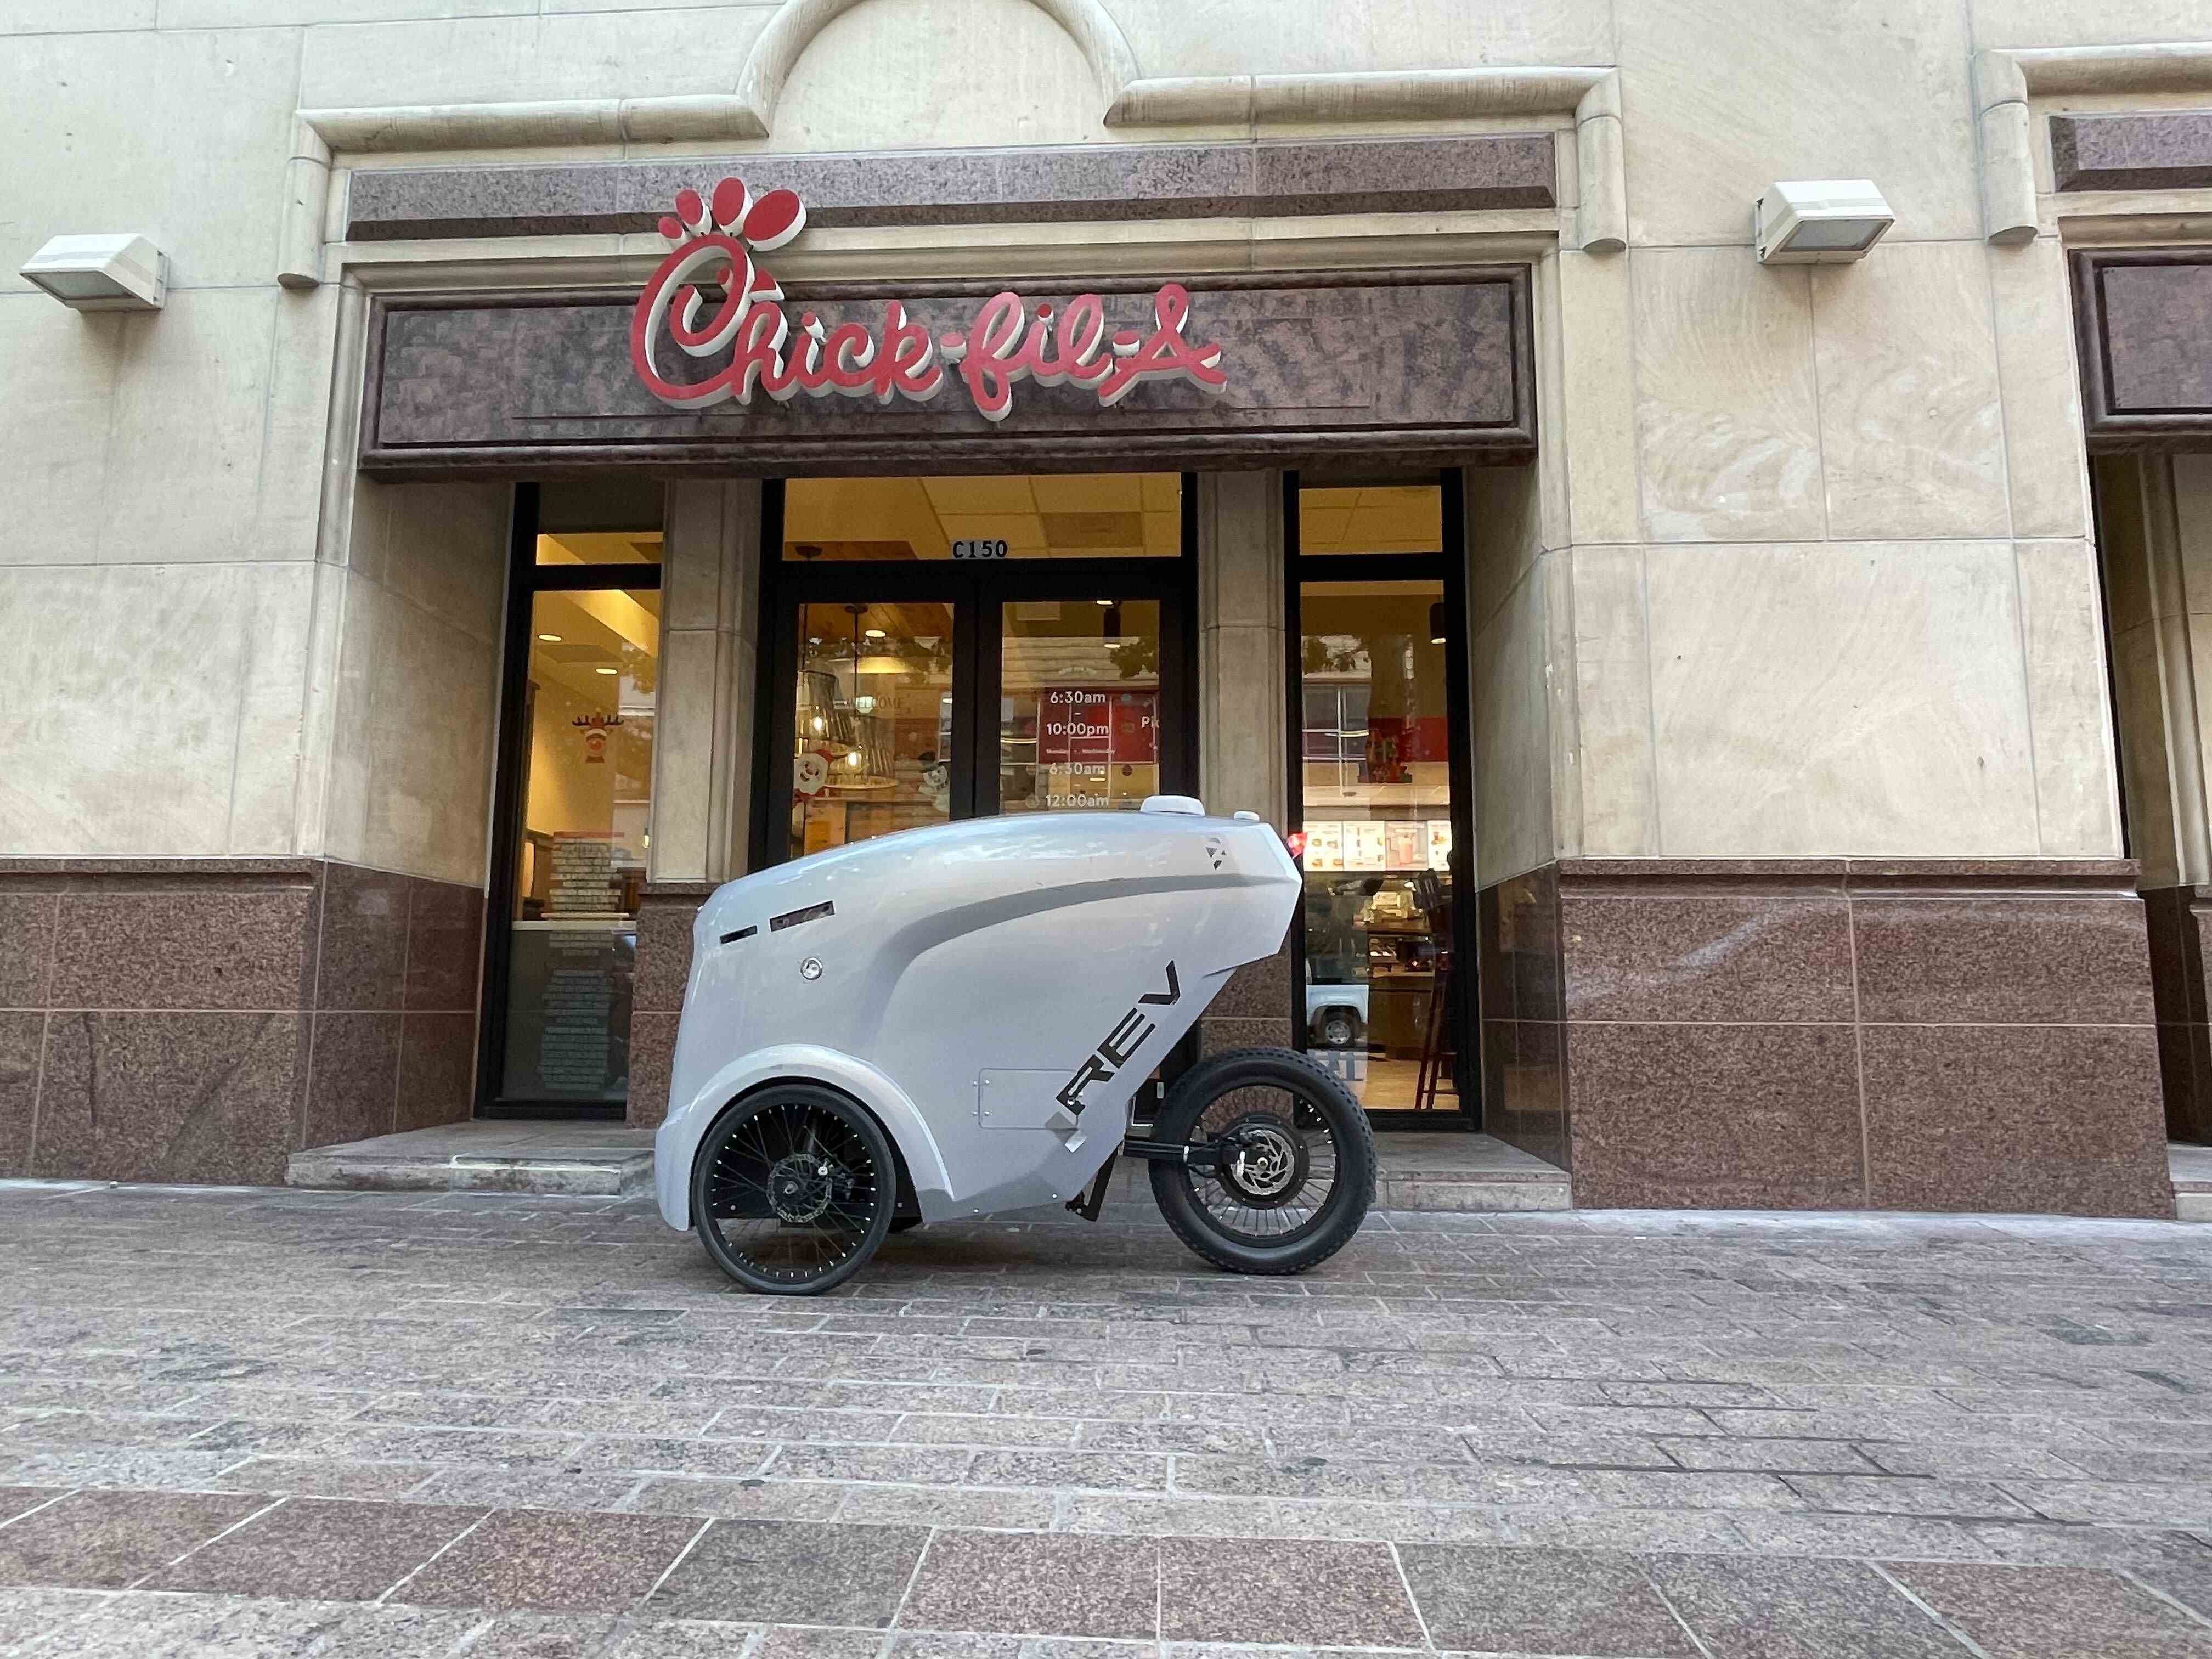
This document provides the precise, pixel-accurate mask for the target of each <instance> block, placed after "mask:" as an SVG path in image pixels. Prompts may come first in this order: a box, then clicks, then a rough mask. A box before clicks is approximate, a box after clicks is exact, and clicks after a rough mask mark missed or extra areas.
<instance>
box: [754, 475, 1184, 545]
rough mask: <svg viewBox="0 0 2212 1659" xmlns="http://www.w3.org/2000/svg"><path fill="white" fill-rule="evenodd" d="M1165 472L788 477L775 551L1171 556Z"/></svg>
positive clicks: (1178, 489)
mask: <svg viewBox="0 0 2212 1659" xmlns="http://www.w3.org/2000/svg"><path fill="white" fill-rule="evenodd" d="M1181 553H1182V478H1181V477H1180V476H1179V475H1177V474H1176V473H1173V472H1076V473H1014V474H1009V475H1007V476H1005V477H995V476H994V477H934V478H793V479H792V480H791V481H790V482H789V483H787V485H786V486H785V494H784V507H783V556H784V557H785V558H786V559H787V560H790V561H794V562H799V563H802V564H813V563H822V562H838V561H843V560H868V559H896V560H908V559H961V560H969V559H975V560H996V559H1136V558H1150V559H1172V558H1175V557H1176V556H1179V555H1180V554H1181Z"/></svg>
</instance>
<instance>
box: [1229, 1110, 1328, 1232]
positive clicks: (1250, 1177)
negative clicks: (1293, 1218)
mask: <svg viewBox="0 0 2212 1659" xmlns="http://www.w3.org/2000/svg"><path fill="white" fill-rule="evenodd" d="M1220 1139H1221V1140H1222V1142H1223V1143H1224V1144H1225V1146H1226V1147H1231V1148H1233V1149H1234V1150H1233V1151H1228V1152H1225V1155H1224V1157H1223V1158H1222V1160H1221V1169H1220V1174H1221V1184H1222V1185H1223V1186H1225V1187H1226V1188H1228V1189H1229V1190H1230V1191H1231V1193H1233V1194H1236V1195H1237V1199H1238V1200H1240V1201H1241V1202H1243V1203H1244V1204H1247V1205H1249V1206H1251V1207H1252V1208H1254V1209H1255V1210H1266V1209H1272V1208H1273V1207H1274V1206H1277V1205H1279V1204H1286V1203H1288V1202H1289V1201H1290V1200H1292V1199H1294V1198H1296V1197H1297V1195H1298V1194H1299V1192H1300V1191H1301V1190H1303V1189H1304V1186H1305V1184H1306V1172H1307V1168H1308V1157H1309V1155H1308V1153H1307V1152H1306V1141H1305V1137H1304V1135H1302V1134H1299V1133H1297V1132H1296V1131H1295V1130H1293V1129H1292V1128H1291V1126H1290V1125H1289V1124H1288V1123H1285V1121H1283V1120H1282V1119H1281V1118H1279V1117H1278V1116H1276V1115H1274V1114H1273V1113H1272V1112H1250V1113H1248V1114H1246V1115H1244V1116H1243V1117H1240V1118H1238V1119H1237V1121H1235V1122H1234V1123H1231V1125H1230V1126H1229V1127H1227V1128H1225V1129H1224V1130H1223V1131H1222V1132H1221V1136H1220Z"/></svg>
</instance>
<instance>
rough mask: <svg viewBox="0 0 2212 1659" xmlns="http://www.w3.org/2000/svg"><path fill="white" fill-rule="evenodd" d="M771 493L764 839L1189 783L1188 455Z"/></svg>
mask: <svg viewBox="0 0 2212 1659" xmlns="http://www.w3.org/2000/svg"><path fill="white" fill-rule="evenodd" d="M769 515H770V522H769V526H768V528H769V535H768V538H767V539H768V542H769V545H771V546H774V545H778V544H780V545H781V556H780V557H779V558H777V559H776V560H775V561H774V562H772V563H771V564H770V566H769V570H768V572H767V573H766V580H767V593H766V598H765V605H766V610H765V611H764V614H766V615H768V616H769V617H776V618H779V619H780V620H779V621H778V622H777V623H775V624H772V626H771V629H770V631H769V644H770V652H769V661H768V662H767V663H766V664H765V665H764V667H763V672H764V673H765V674H766V675H767V677H768V680H767V685H766V688H765V691H764V695H763V700H762V706H763V712H762V715H761V722H762V723H761V725H760V726H759V727H758V728H757V739H758V743H759V748H758V751H757V752H758V753H759V754H760V756H761V757H762V759H761V762H760V769H761V781H760V785H759V790H760V793H759V794H758V796H757V805H758V806H759V809H760V810H759V811H758V813H757V817H756V823H759V824H761V825H763V833H762V834H761V835H760V836H757V839H756V842H755V848H754V857H755V860H756V861H757V863H766V862H775V861H781V860H784V859H787V858H798V857H804V856H805V855H806V854H810V853H818V852H822V851H824V850H826V849H828V848H833V847H840V846H843V845H845V844H846V843H847V842H853V841H860V840H864V839H866V838H867V837H869V836H879V835H886V834H889V833H890V832H892V831H894V830H898V829H914V828H917V827H919V826H921V825H923V824H928V823H944V822H946V821H948V820H951V819H957V818H965V817H975V816H978V815H981V814H989V813H994V812H1035V811H1082V810H1098V809H1116V810H1118V809H1129V810H1133V809H1134V808H1135V807H1137V806H1138V805H1140V804H1141V803H1142V802H1143V800H1144V799H1145V797H1146V796H1147V795H1152V794H1158V793H1163V792H1167V793H1189V792H1190V791H1191V789H1192V787H1193V786H1194V781H1195V777H1194V775H1195V772H1196V763H1195V744H1194V740H1193V738H1192V735H1191V733H1190V732H1189V729H1188V728H1189V726H1190V721H1191V714H1192V705H1191V702H1190V683H1191V679H1192V678H1193V673H1192V665H1191V664H1190V662H1189V660H1188V653H1189V650H1190V646H1191V641H1190V638H1189V635H1188V630H1187V629H1186V628H1185V626H1184V619H1185V618H1186V617H1188V616H1189V614H1190V613H1191V611H1192V610H1193V608H1194V605H1193V599H1194V594H1193V592H1192V586H1193V579H1192V574H1191V569H1192V560H1191V557H1190V554H1189V548H1190V542H1191V528H1192V514H1191V511H1190V507H1189V501H1188V491H1187V489H1185V480H1184V479H1182V478H1181V477H1178V476H1177V475H1176V474H1174V473H1090V474H1073V475H1058V474H1012V475H1007V476H1005V477H912V478H898V477H891V478H838V479H827V478H799V479H792V480H789V481H787V483H785V484H784V485H782V486H781V489H776V488H771V489H770V491H769Z"/></svg>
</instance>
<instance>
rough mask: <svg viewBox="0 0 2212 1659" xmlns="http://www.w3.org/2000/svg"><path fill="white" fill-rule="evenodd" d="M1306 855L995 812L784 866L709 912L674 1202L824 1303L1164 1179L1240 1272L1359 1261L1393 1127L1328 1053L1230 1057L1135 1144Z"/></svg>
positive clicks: (704, 916) (1255, 826)
mask: <svg viewBox="0 0 2212 1659" xmlns="http://www.w3.org/2000/svg"><path fill="white" fill-rule="evenodd" d="M1300 888H1301V883H1300V880H1299V876H1298V872H1297V866H1295V865H1293V864H1292V863H1291V858H1290V854H1289V853H1288V852H1287V851H1286V850H1285V848H1284V845H1283V842H1282V841H1281V839H1280V837H1279V836H1277V835H1276V833H1275V831H1274V830H1273V829H1271V828H1270V827H1268V826H1267V824H1265V823H1261V822H1259V821H1258V820H1257V819H1256V818H1254V817H1251V816H1250V815H1249V814H1244V813H1240V814H1239V815H1237V817H1234V818H1218V817H1206V816H1204V815H1203V813H1202V811H1201V809H1200V806H1199V804H1198V803H1197V802H1196V801H1194V800H1190V799H1188V798H1186V797H1182V796H1172V795H1170V796H1154V797H1152V799H1149V800H1147V801H1146V803H1145V805H1144V809H1143V810H1142V811H1137V812H1126V811H1124V812H1113V811H1097V812H1056V813H1051V814H1042V813H1040V814H1036V815H1034V816H1023V817H996V818H977V819H971V820H969V821H966V822H963V823H948V824H941V825H937V826H933V827H932V828H929V829H911V830H907V831H904V832H902V833H901V834H897V835H892V836H882V837H879V838H878V839H876V840H872V841H865V842H855V843H854V844H853V845H851V846H848V847H841V848H835V849H833V850H832V851H829V852H826V853H819V854H815V855H814V856H812V857H811V858H804V859H799V860H796V861H794V862H793V863H790V864H785V865H780V866H776V867H775V868H774V869H770V870H763V871H762V872H759V873H758V874H757V875H751V876H747V877H745V878H743V879H742V880H738V881H733V882H731V883H730V884H727V885H726V886H725V887H723V888H721V889H720V890H718V891H717V892H716V893H715V894H714V896H713V897H712V898H710V899H708V901H707V902H706V904H705V906H704V907H703V908H702V909H701V910H700V913H699V918H698V921H697V922H696V924H695V927H694V931H693V936H692V955H691V977H690V983H689V984H688V985H687V986H686V987H684V1015H683V1019H682V1023H681V1024H680V1026H679V1027H678V1034H677V1039H676V1058H675V1062H674V1066H673V1070H672V1073H671V1080H670V1110H669V1115H668V1120H667V1121H666V1122H665V1123H664V1124H663V1125H662V1126H661V1127H660V1132H659V1137H658V1138H657V1139H656V1141H655V1144H654V1152H655V1163H654V1169H655V1176H654V1179H655V1182H656V1185H657V1188H658V1195H659V1202H660V1212H661V1214H662V1216H663V1217H664V1218H665V1219H666V1220H667V1222H668V1225H670V1226H671V1227H676V1228H679V1229H681V1228H688V1227H696V1229H697V1231H698V1233H699V1237H700V1238H701V1240H702V1242H703V1243H705V1245H706V1247H707V1251H708V1255H711V1256H712V1257H713V1258H714V1261H715V1262H716V1263H717V1264H719V1265H720V1267H721V1268H722V1269H723V1270H724V1271H725V1272H726V1273H728V1274H729V1275H730V1276H731V1277H732V1279H736V1280H738V1282H739V1283H740V1284H742V1285H746V1286H748V1287H749V1288H750V1289H752V1290H755V1291H768V1292H770V1293H775V1294H780V1295H798V1296H805V1295H813V1294H817V1293H819V1292H821V1291H826V1290H828V1289H829V1288H830V1287H831V1286H832V1285H837V1284H840V1283H842V1281H843V1280H844V1279H847V1278H848V1277H850V1276H851V1274H852V1273H854V1272H855V1271H856V1270H857V1269H858V1268H859V1267H860V1265H861V1264H862V1263H863V1262H865V1261H866V1260H867V1259H868V1257H869V1255H871V1254H872V1252H873V1251H874V1250H875V1249H876V1247H877V1246H878V1244H880V1243H882V1242H883V1239H884V1235H885V1234H886V1233H888V1232H890V1231H893V1230H894V1229H896V1228H903V1227H908V1226H914V1225H918V1224H920V1223H922V1222H930V1221H946V1220H951V1219H956V1218H960V1219H965V1218H971V1217H977V1216H984V1215H989V1214H992V1213H994V1212H998V1211H1001V1210H1018V1209H1022V1208H1025V1207H1028V1206H1034V1205H1042V1204H1051V1203H1055V1202H1060V1203H1066V1205H1067V1206H1068V1207H1069V1208H1071V1209H1073V1210H1076V1211H1077V1212H1079V1213H1080V1214H1083V1215H1085V1217H1087V1218H1091V1219H1094V1220H1095V1219H1096V1218H1097V1213H1098V1209H1099V1206H1100V1205H1101V1204H1102V1203H1103V1201H1104V1197H1105V1192H1106V1183H1107V1181H1108V1178H1109V1176H1110V1175H1111V1174H1112V1166H1113V1163H1114V1160H1115V1158H1116V1157H1117V1156H1120V1155H1124V1154H1127V1155H1129V1156H1133V1157H1137V1158H1144V1159H1146V1160H1147V1161H1148V1162H1149V1163H1150V1164H1151V1165H1152V1191H1153V1194H1154V1195H1155V1196H1156V1197H1157V1198H1158V1201H1159V1205H1160V1208H1161V1209H1162V1211H1164V1212H1165V1214H1166V1217H1167V1220H1168V1225H1170V1226H1171V1227H1172V1228H1174V1230H1175V1231H1176V1235H1177V1236H1178V1237H1181V1238H1182V1241H1183V1243H1186V1244H1188V1245H1189V1246H1190V1248H1191V1249H1194V1250H1195V1251H1197V1252H1198V1254H1199V1255H1202V1256H1204V1257H1205V1258H1206V1260H1207V1261H1212V1262H1213V1263H1215V1264H1217V1265H1218V1266H1220V1267H1227V1268H1231V1269H1233V1270H1235V1271H1237V1272H1239V1273H1299V1272H1302V1271H1304V1269H1305V1268H1308V1267H1312V1266H1313V1265H1314V1264H1315V1263H1316V1262H1318V1261H1323V1260H1325V1259H1327V1258H1328V1256H1330V1255H1334V1254H1335V1253H1336V1251H1338V1250H1339V1249H1341V1248H1342V1247H1343V1246H1344V1244H1345V1243H1346V1241H1347V1240H1348V1239H1349V1238H1351V1237H1352V1234H1353V1233H1354V1232H1355V1231H1358V1226H1359V1224H1360V1221H1361V1219H1362V1218H1364V1216H1365V1215H1366V1213H1367V1210H1368V1207H1369V1206H1370V1204H1371V1203H1372V1202H1373V1201H1374V1194H1375V1139H1374V1136H1373V1134H1372V1133H1371V1132H1370V1130H1369V1128H1368V1126H1367V1119H1366V1115H1365V1114H1364V1112H1362V1111H1361V1110H1360V1109H1359V1106H1358V1103H1357V1102H1356V1101H1354V1100H1353V1099H1352V1097H1351V1095H1350V1094H1349V1093H1348V1092H1347V1091H1346V1090H1345V1088H1344V1086H1343V1085H1342V1084H1340V1083H1339V1082H1337V1081H1336V1080H1335V1079H1333V1078H1331V1077H1330V1076H1328V1074H1327V1073H1324V1072H1323V1071H1322V1070H1321V1068H1320V1067H1318V1066H1315V1065H1314V1064H1313V1063H1312V1062H1311V1061H1310V1060H1307V1059H1306V1058H1305V1056H1304V1055H1303V1054H1296V1053H1293V1052H1291V1050H1288V1049H1272V1048H1261V1049H1243V1050H1238V1051H1237V1052H1233V1053H1228V1054H1214V1055H1212V1056H1211V1057H1210V1058H1208V1059H1206V1060H1201V1061H1200V1062H1199V1063H1198V1064H1197V1065H1195V1066H1192V1067H1190V1069H1188V1071H1187V1072H1185V1073H1183V1075H1182V1077H1181V1078H1180V1079H1177V1080H1176V1083H1175V1084H1174V1085H1173V1086H1172V1087H1171V1088H1170V1090H1169V1091H1167V1095H1166V1097H1165V1099H1164V1102H1163V1103H1161V1105H1160V1107H1159V1109H1158V1112H1157V1114H1156V1115H1155V1117H1154V1121H1153V1122H1152V1126H1151V1127H1152V1133H1151V1135H1150V1136H1148V1137H1146V1138H1145V1139H1131V1138H1129V1136H1128V1129H1129V1127H1130V1117H1131V1111H1130V1105H1131V1101H1132V1098H1133V1097H1134V1096H1135V1095H1136V1093H1137V1091H1138V1089H1139V1086H1140V1085H1142V1084H1143V1083H1144V1082H1145V1081H1146V1079H1147V1078H1148V1077H1150V1076H1151V1075H1152V1072H1153V1070H1154V1068H1155V1067H1156V1066H1158V1065H1159V1064H1160V1062H1161V1061H1162V1060H1164V1059H1165V1058H1166V1057H1167V1055H1168V1052H1169V1050H1170V1049H1171V1048H1173V1047H1174V1046H1175V1044H1176V1042H1177V1041H1178V1040H1179V1039H1181V1038H1182V1036H1184V1034H1185V1033H1187V1032H1188V1031H1189V1030H1190V1029H1191V1027H1192V1026H1193V1025H1194V1024H1195V1023H1196V1021H1197V1019H1198V1017H1199V1015H1200V1013H1202V1012H1204V1011H1205V1009H1206V1006H1207V1004H1209V1003H1211V1002H1212V1000H1213V999H1214V997H1215V996H1216V995H1217V994H1218V993H1219V992H1220V990H1221V988H1222V987H1223V986H1225V984H1227V983H1228V981H1229V976H1230V975H1231V973H1232V972H1233V971H1234V970H1235V969H1237V968H1238V967H1239V966H1241V965H1242V964H1243V963H1249V962H1256V961H1260V960H1261V959H1263V958H1266V957H1271V956H1273V955H1274V954H1275V952H1276V951H1278V950H1279V948H1280V947H1281V945H1282V943H1283V939H1284V935H1285V932H1286V930H1287V929H1288V927H1289V926H1290V923H1291V917H1292V916H1293V915H1296V914H1297V908H1298V904H1299V894H1300Z"/></svg>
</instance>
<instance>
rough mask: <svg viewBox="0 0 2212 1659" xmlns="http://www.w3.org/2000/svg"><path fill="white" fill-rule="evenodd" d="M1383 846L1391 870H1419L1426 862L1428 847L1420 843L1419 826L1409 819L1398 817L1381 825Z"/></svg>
mask: <svg viewBox="0 0 2212 1659" xmlns="http://www.w3.org/2000/svg"><path fill="white" fill-rule="evenodd" d="M1383 847H1384V849H1385V854H1386V857H1387V860H1388V862H1389V867H1390V868H1391V869H1393V870H1419V869H1423V868H1425V867H1426V866H1427V862H1428V849H1427V848H1425V847H1424V846H1423V845H1422V838H1421V826H1420V825H1419V823H1416V822H1414V821H1413V820H1410V819H1400V820H1395V821H1394V822H1392V823H1386V824H1384V825H1383Z"/></svg>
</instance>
